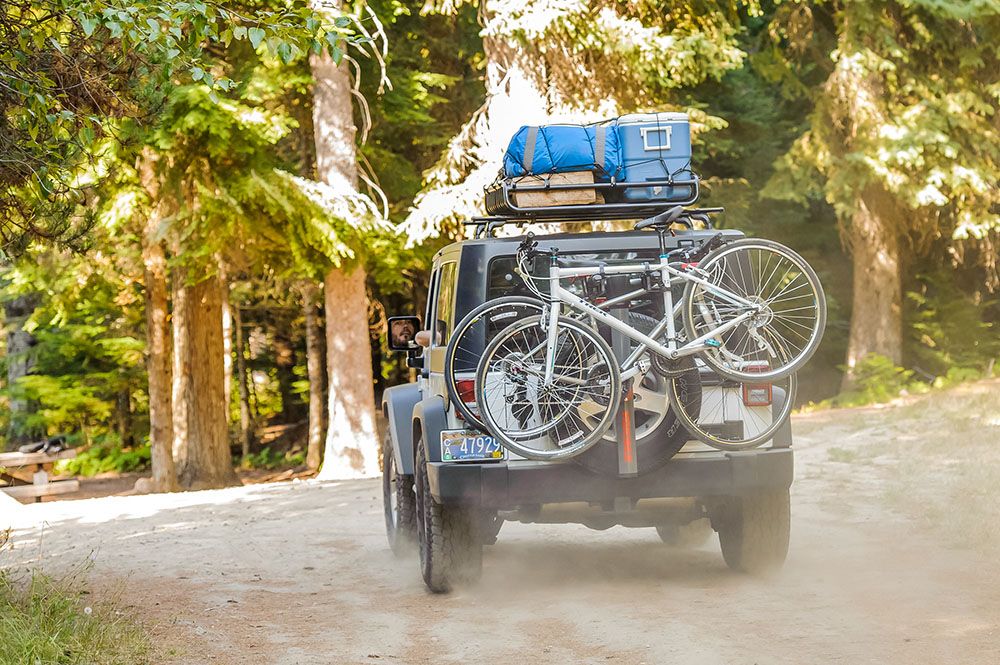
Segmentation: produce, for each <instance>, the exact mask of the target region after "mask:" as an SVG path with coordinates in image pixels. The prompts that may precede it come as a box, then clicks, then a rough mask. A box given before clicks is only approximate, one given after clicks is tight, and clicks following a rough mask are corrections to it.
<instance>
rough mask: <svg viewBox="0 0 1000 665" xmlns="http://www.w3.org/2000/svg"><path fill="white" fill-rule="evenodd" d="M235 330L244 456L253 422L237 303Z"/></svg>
mask: <svg viewBox="0 0 1000 665" xmlns="http://www.w3.org/2000/svg"><path fill="white" fill-rule="evenodd" d="M232 312H233V327H234V328H235V332H236V388H237V390H239V392H240V450H241V451H242V455H243V457H244V458H246V456H247V455H249V454H250V443H251V440H252V439H253V422H252V421H251V418H250V386H249V385H247V357H246V344H245V342H244V337H243V334H244V333H243V310H242V309H240V306H239V305H237V306H236V307H235V308H233V310H232Z"/></svg>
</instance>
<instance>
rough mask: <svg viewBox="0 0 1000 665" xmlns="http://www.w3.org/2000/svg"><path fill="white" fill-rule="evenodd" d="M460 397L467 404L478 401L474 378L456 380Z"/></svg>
mask: <svg viewBox="0 0 1000 665" xmlns="http://www.w3.org/2000/svg"><path fill="white" fill-rule="evenodd" d="M455 388H456V389H457V390H458V398H459V399H460V400H462V401H463V402H465V403H466V404H471V403H472V402H475V401H476V382H475V381H473V380H472V379H459V380H458V381H456V382H455Z"/></svg>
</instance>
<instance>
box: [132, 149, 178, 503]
mask: <svg viewBox="0 0 1000 665" xmlns="http://www.w3.org/2000/svg"><path fill="white" fill-rule="evenodd" d="M156 162H157V157H156V155H155V153H153V152H152V151H151V150H149V149H146V150H144V151H143V154H142V157H140V158H139V163H138V171H139V177H140V180H141V181H142V185H143V187H144V188H145V189H146V191H147V192H148V193H149V196H150V198H151V199H152V200H153V201H154V203H155V206H156V207H155V211H154V212H153V213H152V214H150V216H149V217H148V218H147V219H146V227H145V228H144V229H143V232H142V263H143V268H144V269H145V285H146V288H145V300H146V375H147V377H148V380H149V388H148V390H149V448H150V464H151V466H152V467H153V469H152V470H153V491H156V492H173V491H176V490H177V472H176V470H175V468H174V455H173V441H174V423H173V417H174V414H173V397H172V395H171V382H172V376H171V375H172V372H171V367H170V365H171V362H172V358H171V348H170V346H171V345H170V322H169V319H170V316H169V309H168V308H169V303H168V294H167V288H168V286H167V253H166V249H165V248H164V243H163V239H162V238H160V237H159V236H160V222H161V221H162V218H163V216H164V213H165V212H167V211H166V210H165V209H164V206H166V205H167V203H166V201H164V200H163V199H162V198H161V197H160V183H159V176H158V174H157V173H156Z"/></svg>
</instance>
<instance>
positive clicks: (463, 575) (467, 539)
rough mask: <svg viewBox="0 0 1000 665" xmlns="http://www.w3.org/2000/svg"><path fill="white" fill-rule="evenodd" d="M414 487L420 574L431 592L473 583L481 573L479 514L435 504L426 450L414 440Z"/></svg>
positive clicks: (456, 507)
mask: <svg viewBox="0 0 1000 665" xmlns="http://www.w3.org/2000/svg"><path fill="white" fill-rule="evenodd" d="M414 470H415V471H416V488H417V542H418V547H417V549H418V551H419V552H420V573H421V575H422V576H423V578H424V584H426V585H427V588H428V589H430V590H431V591H433V592H434V593H447V592H449V591H451V590H452V589H453V588H454V587H455V586H456V585H460V584H464V583H470V582H474V581H476V580H478V579H479V577H480V575H481V574H482V570H483V545H482V540H481V538H480V535H479V528H480V519H481V516H480V513H479V511H478V510H473V509H469V508H463V507H460V506H446V505H442V504H440V503H435V501H434V498H433V497H432V496H431V488H430V483H429V482H428V479H427V451H426V450H425V448H424V441H423V437H422V436H420V437H418V439H417V447H416V454H415V459H414Z"/></svg>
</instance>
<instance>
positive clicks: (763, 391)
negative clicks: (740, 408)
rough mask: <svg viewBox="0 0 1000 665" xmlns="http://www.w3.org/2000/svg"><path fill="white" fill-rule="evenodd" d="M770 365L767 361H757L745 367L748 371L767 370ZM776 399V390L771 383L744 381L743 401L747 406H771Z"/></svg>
mask: <svg viewBox="0 0 1000 665" xmlns="http://www.w3.org/2000/svg"><path fill="white" fill-rule="evenodd" d="M769 369H770V367H769V366H768V364H767V363H755V364H753V365H750V366H747V367H744V370H745V371H748V372H766V371H767V370H769ZM773 400H774V391H773V389H772V386H771V384H770V383H744V384H743V403H744V404H746V405H747V406H770V405H771V402H772V401H773Z"/></svg>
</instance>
